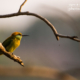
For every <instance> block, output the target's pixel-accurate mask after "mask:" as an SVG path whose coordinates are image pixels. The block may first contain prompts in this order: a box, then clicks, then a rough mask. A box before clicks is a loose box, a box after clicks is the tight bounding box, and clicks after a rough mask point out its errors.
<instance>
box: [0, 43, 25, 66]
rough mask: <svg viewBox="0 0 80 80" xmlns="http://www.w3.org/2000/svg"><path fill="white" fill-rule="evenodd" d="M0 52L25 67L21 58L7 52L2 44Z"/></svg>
mask: <svg viewBox="0 0 80 80" xmlns="http://www.w3.org/2000/svg"><path fill="white" fill-rule="evenodd" d="M0 52H1V53H3V54H4V55H5V56H7V57H8V58H10V59H12V60H14V61H16V62H18V63H19V64H20V65H22V66H24V63H23V62H22V60H21V59H20V58H19V57H17V56H16V55H14V54H12V53H10V52H7V51H6V50H5V48H4V47H3V45H2V44H1V43H0Z"/></svg>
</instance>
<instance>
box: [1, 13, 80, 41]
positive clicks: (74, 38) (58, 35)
mask: <svg viewBox="0 0 80 80" xmlns="http://www.w3.org/2000/svg"><path fill="white" fill-rule="evenodd" d="M20 15H31V16H35V17H37V18H39V19H41V20H43V21H44V22H45V23H46V24H47V25H48V26H49V27H50V28H51V29H52V31H53V33H54V34H55V37H56V39H57V40H59V37H61V38H69V39H72V40H75V41H77V42H80V39H78V37H77V36H66V35H62V34H59V33H58V32H57V30H56V28H55V27H54V26H53V25H52V24H51V23H50V22H49V21H48V20H47V19H46V18H44V17H42V16H40V15H38V14H35V13H30V12H28V11H27V12H19V13H12V14H6V15H0V18H9V17H15V16H20Z"/></svg>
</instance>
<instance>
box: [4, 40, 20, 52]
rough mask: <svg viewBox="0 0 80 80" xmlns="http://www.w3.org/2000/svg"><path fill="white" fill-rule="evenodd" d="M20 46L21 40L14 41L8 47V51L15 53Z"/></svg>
mask: <svg viewBox="0 0 80 80" xmlns="http://www.w3.org/2000/svg"><path fill="white" fill-rule="evenodd" d="M19 45H20V40H17V39H14V40H12V42H11V44H9V45H8V46H7V47H6V50H7V51H9V52H13V51H14V50H15V49H16V48H17V47H18V46H19Z"/></svg>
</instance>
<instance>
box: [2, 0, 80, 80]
mask: <svg viewBox="0 0 80 80" xmlns="http://www.w3.org/2000/svg"><path fill="white" fill-rule="evenodd" d="M23 1H24V0H0V15H4V14H11V13H16V12H17V11H18V10H19V7H20V5H21V4H22V3H23ZM24 11H29V12H33V13H36V14H39V15H41V16H43V17H44V18H46V19H48V20H49V21H50V22H51V23H52V24H53V25H54V26H55V28H56V29H57V31H58V33H60V34H63V35H71V36H78V37H79V38H80V27H79V26H80V22H79V21H80V0H28V1H27V2H26V4H25V5H24V6H23V8H22V12H24ZM16 31H18V32H21V33H22V34H28V35H29V37H23V38H22V40H21V45H20V47H19V48H17V49H16V50H15V51H14V54H16V55H18V56H20V57H21V59H22V60H23V62H24V64H25V67H24V68H23V67H22V66H20V65H19V64H18V63H16V62H14V61H12V60H10V59H9V58H7V57H6V56H4V55H2V56H0V71H1V73H0V78H1V79H0V80H6V79H8V80H26V79H28V80H57V75H58V73H60V72H61V73H66V74H68V75H70V76H72V77H74V78H76V79H80V44H79V42H76V41H73V40H70V39H67V38H60V40H59V41H57V40H56V38H55V36H54V34H53V32H52V30H51V28H50V27H49V26H48V25H47V24H46V23H45V22H43V21H42V20H40V19H38V18H36V17H34V16H26V15H24V16H16V17H10V18H0V42H3V41H4V40H5V39H6V38H7V37H9V36H10V35H11V34H12V33H13V32H16ZM66 78H68V76H67V77H66ZM63 80H69V79H63ZM70 80H74V79H70Z"/></svg>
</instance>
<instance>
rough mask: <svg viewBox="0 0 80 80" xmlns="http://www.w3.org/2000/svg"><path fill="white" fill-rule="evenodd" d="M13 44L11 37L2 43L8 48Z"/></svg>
mask: <svg viewBox="0 0 80 80" xmlns="http://www.w3.org/2000/svg"><path fill="white" fill-rule="evenodd" d="M11 42H12V39H11V37H9V38H7V39H6V40H5V41H4V42H3V43H2V45H3V46H4V47H5V48H6V47H7V46H8V45H9V44H10V43H11Z"/></svg>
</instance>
